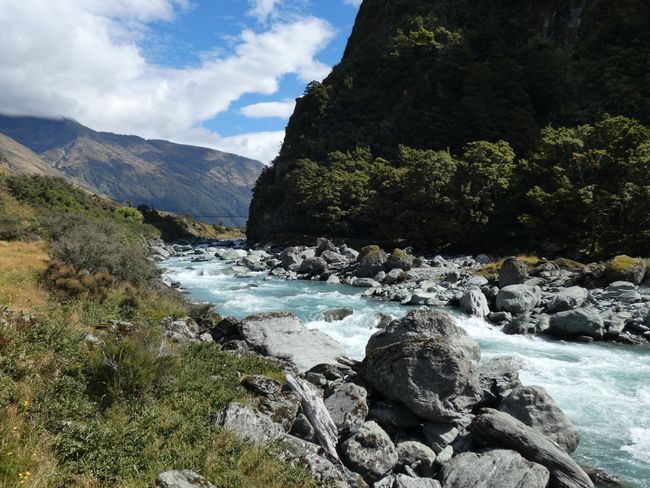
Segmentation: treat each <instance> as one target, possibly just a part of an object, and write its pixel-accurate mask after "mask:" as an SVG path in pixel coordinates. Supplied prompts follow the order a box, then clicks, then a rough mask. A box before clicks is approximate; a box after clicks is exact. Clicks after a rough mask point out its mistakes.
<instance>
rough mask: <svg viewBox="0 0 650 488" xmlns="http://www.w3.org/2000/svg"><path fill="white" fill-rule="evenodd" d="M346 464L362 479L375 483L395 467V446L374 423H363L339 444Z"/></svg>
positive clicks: (396, 459)
mask: <svg viewBox="0 0 650 488" xmlns="http://www.w3.org/2000/svg"><path fill="white" fill-rule="evenodd" d="M341 452H342V454H343V458H344V459H345V461H346V464H347V465H348V466H349V467H350V468H351V469H352V470H353V471H356V472H357V473H359V474H361V475H362V476H363V477H364V478H366V479H368V480H371V481H377V480H379V479H381V478H382V477H383V476H384V475H385V474H386V473H388V472H389V471H390V470H391V469H393V468H394V467H395V465H396V464H397V461H398V455H397V450H396V449H395V445H394V444H393V442H392V441H391V440H390V437H388V434H386V432H384V431H383V430H382V428H381V427H380V426H379V425H378V424H377V423H375V422H373V421H369V422H366V423H364V424H363V425H362V426H361V427H360V428H359V430H358V431H357V432H356V433H355V434H353V435H352V437H350V438H349V439H347V440H346V441H344V442H343V443H342V444H341Z"/></svg>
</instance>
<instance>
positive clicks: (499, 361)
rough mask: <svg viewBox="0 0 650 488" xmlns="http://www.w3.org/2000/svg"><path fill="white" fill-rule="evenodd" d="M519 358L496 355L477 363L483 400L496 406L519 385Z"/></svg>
mask: <svg viewBox="0 0 650 488" xmlns="http://www.w3.org/2000/svg"><path fill="white" fill-rule="evenodd" d="M520 368H521V360H520V359H517V358H515V357H509V356H506V357H496V358H490V359H487V360H485V361H482V362H481V364H479V375H480V383H481V388H482V390H483V402H484V403H485V404H486V405H491V406H494V407H496V406H497V405H498V404H499V403H500V402H501V400H502V399H503V398H504V397H506V396H507V395H508V394H510V392H511V391H512V390H513V389H514V388H516V387H518V386H520V385H521V383H520V382H519V369H520Z"/></svg>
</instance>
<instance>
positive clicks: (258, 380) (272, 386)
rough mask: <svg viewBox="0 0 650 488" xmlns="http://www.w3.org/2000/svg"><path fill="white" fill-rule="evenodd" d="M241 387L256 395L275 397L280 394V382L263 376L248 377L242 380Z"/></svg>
mask: <svg viewBox="0 0 650 488" xmlns="http://www.w3.org/2000/svg"><path fill="white" fill-rule="evenodd" d="M240 383H241V385H242V386H243V387H244V388H246V389H247V390H249V391H251V392H253V393H255V394H256V395H274V394H276V393H279V392H280V388H281V387H282V385H280V382H279V381H277V380H274V379H273V378H269V377H268V376H262V375H248V376H244V379H242V380H241V382H240Z"/></svg>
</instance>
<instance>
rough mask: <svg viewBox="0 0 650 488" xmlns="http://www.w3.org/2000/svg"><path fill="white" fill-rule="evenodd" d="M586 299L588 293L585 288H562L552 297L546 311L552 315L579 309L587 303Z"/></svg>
mask: <svg viewBox="0 0 650 488" xmlns="http://www.w3.org/2000/svg"><path fill="white" fill-rule="evenodd" d="M588 297H589V292H588V291H587V289H586V288H582V287H580V286H572V287H570V288H564V289H562V290H561V291H560V292H559V293H558V294H557V295H555V296H554V297H553V299H552V300H551V301H550V303H549V304H548V305H547V306H546V309H547V310H548V311H549V312H551V313H554V312H564V311H566V310H571V309H573V308H579V307H582V305H583V304H584V303H585V302H586V301H587V298H588Z"/></svg>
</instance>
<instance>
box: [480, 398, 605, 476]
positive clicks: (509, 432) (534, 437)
mask: <svg viewBox="0 0 650 488" xmlns="http://www.w3.org/2000/svg"><path fill="white" fill-rule="evenodd" d="M470 430H471V431H472V433H474V434H475V435H476V436H477V437H478V438H480V439H482V440H483V441H484V442H486V443H488V444H489V445H491V446H494V447H502V448H505V449H511V450H513V451H517V452H518V453H519V454H521V455H522V456H523V457H524V458H525V459H527V460H528V461H531V462H533V463H537V464H540V465H542V466H544V467H545V468H546V469H548V471H549V473H550V476H549V486H550V487H551V488H594V485H593V483H592V482H591V480H590V479H589V477H588V476H587V474H586V473H585V472H584V471H583V470H582V468H580V466H578V464H577V463H576V462H575V461H574V460H573V459H572V458H571V456H569V455H568V454H567V453H566V452H564V451H563V450H562V449H560V448H559V447H558V446H557V445H556V444H555V443H554V442H553V441H552V440H550V439H549V438H548V437H546V436H545V435H544V434H542V433H541V432H539V431H538V430H536V429H534V428H532V427H529V426H527V425H525V424H524V423H523V422H520V421H519V420H517V419H516V418H514V417H513V416H511V415H509V414H507V413H505V412H499V411H497V410H494V409H489V408H486V409H483V410H482V411H481V412H480V413H479V415H477V416H476V417H474V420H473V421H472V424H471V426H470Z"/></svg>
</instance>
